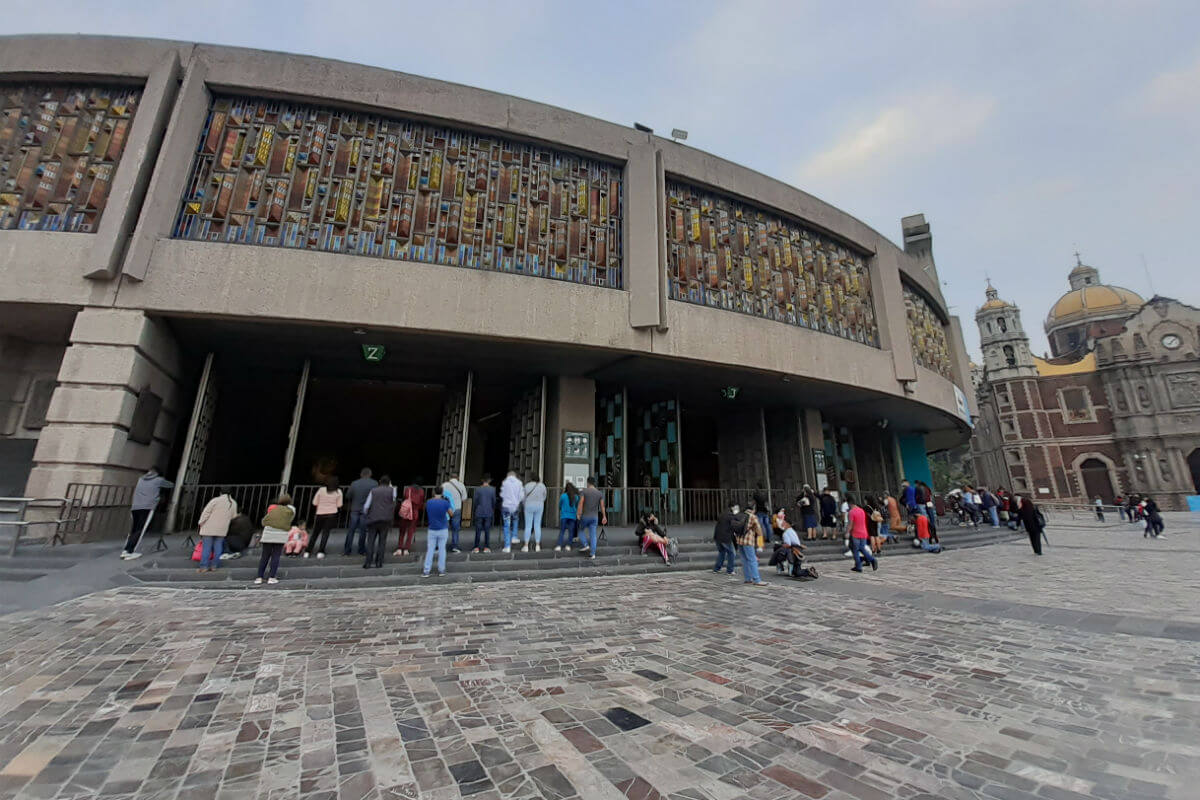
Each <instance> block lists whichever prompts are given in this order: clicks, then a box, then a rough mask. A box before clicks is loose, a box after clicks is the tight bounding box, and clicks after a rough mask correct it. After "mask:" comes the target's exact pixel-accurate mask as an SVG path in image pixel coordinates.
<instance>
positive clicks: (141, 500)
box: [121, 467, 175, 559]
mask: <svg viewBox="0 0 1200 800" xmlns="http://www.w3.org/2000/svg"><path fill="white" fill-rule="evenodd" d="M173 488H175V484H173V483H171V482H170V481H169V480H167V479H166V478H164V477H163V476H162V475H161V474H160V473H159V470H158V467H151V468H150V469H149V470H147V471H146V474H145V475H143V476H142V477H140V478H138V482H137V484H136V485H135V486H134V487H133V502H132V503H131V504H130V507H129V537H128V538H127V539H126V540H125V547H124V549H122V550H121V558H123V559H130V558H141V557H142V554H141V553H139V552H137V546H138V543H139V542H141V540H142V536H143V535H145V533H146V531H148V530H150V522H151V520H153V519H154V509H155V508H156V507H157V506H158V496H159V493H160V492H161V491H162V490H163V489H173Z"/></svg>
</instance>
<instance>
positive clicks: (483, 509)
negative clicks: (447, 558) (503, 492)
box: [471, 472, 496, 553]
mask: <svg viewBox="0 0 1200 800" xmlns="http://www.w3.org/2000/svg"><path fill="white" fill-rule="evenodd" d="M471 503H472V506H471V514H472V515H473V516H474V517H475V549H474V550H472V551H471V552H472V553H480V552H483V553H490V552H492V550H491V546H490V545H491V542H490V541H489V540H490V539H491V538H492V518H493V517H494V516H495V515H496V487H495V486H492V476H491V475H490V474H488V473H486V472H485V473H484V474H483V480H482V481H480V485H479V488H478V489H476V490H475V495H474V496H473V497H472V499H471ZM480 539H483V546H482V548H481V547H480V544H479V540H480Z"/></svg>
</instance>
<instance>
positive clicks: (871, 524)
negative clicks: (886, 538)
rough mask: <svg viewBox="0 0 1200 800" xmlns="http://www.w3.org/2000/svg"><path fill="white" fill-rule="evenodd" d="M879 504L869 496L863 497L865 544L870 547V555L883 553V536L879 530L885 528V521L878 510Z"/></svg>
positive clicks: (881, 512)
mask: <svg viewBox="0 0 1200 800" xmlns="http://www.w3.org/2000/svg"><path fill="white" fill-rule="evenodd" d="M881 505H882V504H881V503H880V502H879V500H878V499H876V498H874V497H871V495H869V494H867V495H863V508H864V510H865V511H866V512H867V543H868V544H869V545H870V546H871V554H872V555H876V556H877V555H879V554H880V553H882V552H883V534H882V531H881V530H880V529H881V528H886V527H887V521H886V520H884V518H883V511H881V510H880V508H881Z"/></svg>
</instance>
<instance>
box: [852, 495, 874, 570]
mask: <svg viewBox="0 0 1200 800" xmlns="http://www.w3.org/2000/svg"><path fill="white" fill-rule="evenodd" d="M846 502H847V503H848V504H849V505H850V511H849V513H848V514H847V515H846V518H847V520H848V523H847V527H848V528H849V529H850V549H851V551H852V552H853V553H854V566H853V567H851V571H852V572H862V562H863V561H866V562H867V563H868V564H870V565H871V569H872V570H877V569H879V561H878V559H876V558H875V556H874V555H872V554H871V546H870V544H869V543H868V542H869V539H868V537H867V512H866V511H864V510H863V508H862V506H860V505H859V504H858V503H856V502H854V495H851V494H848V495H846Z"/></svg>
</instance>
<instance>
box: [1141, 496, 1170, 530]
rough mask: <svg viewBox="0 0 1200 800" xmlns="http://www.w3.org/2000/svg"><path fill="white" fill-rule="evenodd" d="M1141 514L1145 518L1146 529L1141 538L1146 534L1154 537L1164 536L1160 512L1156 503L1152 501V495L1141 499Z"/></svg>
mask: <svg viewBox="0 0 1200 800" xmlns="http://www.w3.org/2000/svg"><path fill="white" fill-rule="evenodd" d="M1142 516H1143V517H1144V518H1145V520H1146V530H1145V532H1144V533H1142V538H1145V537H1147V536H1151V537H1153V538H1155V539H1161V538H1164V537H1163V535H1162V532H1163V528H1164V527H1165V526H1164V525H1163V518H1162V514H1161V513H1160V512H1159V510H1158V503H1156V502H1154V498H1153V497H1146V498H1143V499H1142Z"/></svg>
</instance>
